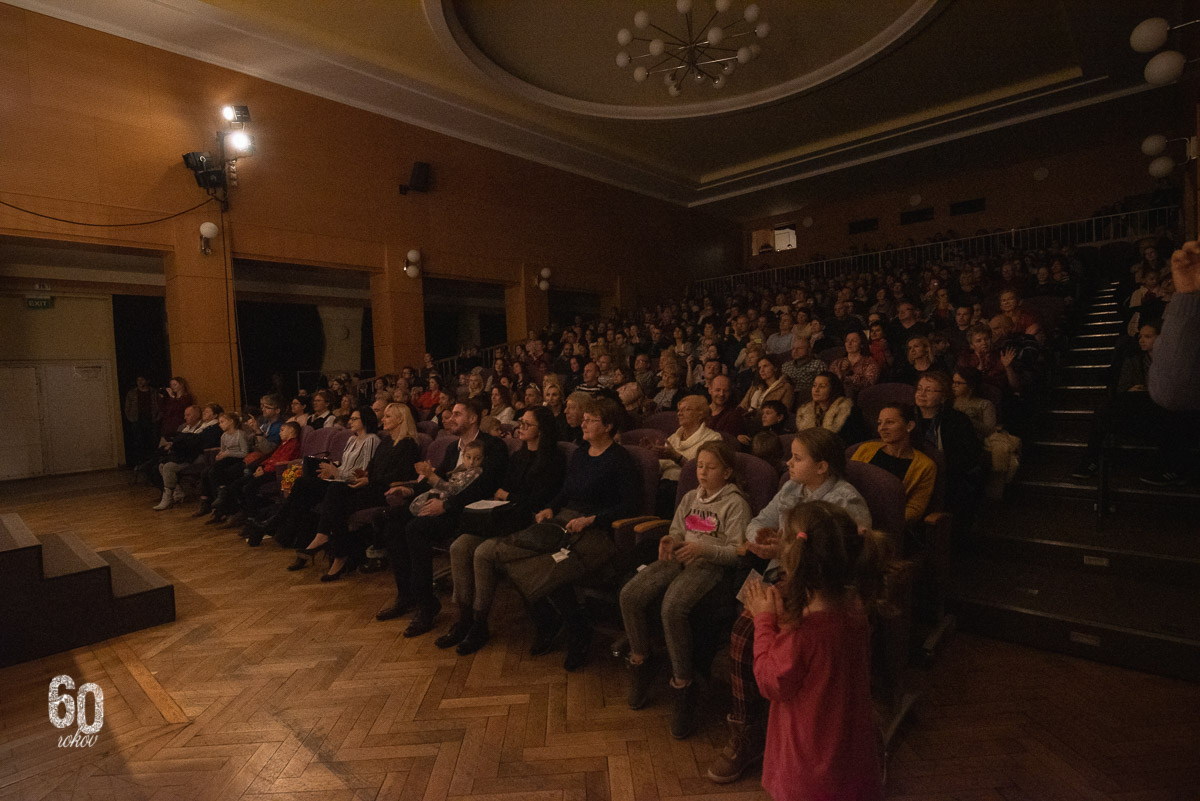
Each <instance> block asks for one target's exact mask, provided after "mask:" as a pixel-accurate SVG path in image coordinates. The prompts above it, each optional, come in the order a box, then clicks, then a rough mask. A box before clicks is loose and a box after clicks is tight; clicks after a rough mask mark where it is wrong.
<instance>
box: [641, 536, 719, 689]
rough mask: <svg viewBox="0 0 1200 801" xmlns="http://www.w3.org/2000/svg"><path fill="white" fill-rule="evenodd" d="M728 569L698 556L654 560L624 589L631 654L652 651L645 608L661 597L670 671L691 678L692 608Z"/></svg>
mask: <svg viewBox="0 0 1200 801" xmlns="http://www.w3.org/2000/svg"><path fill="white" fill-rule="evenodd" d="M724 574H725V568H723V567H721V566H719V565H714V564H712V563H710V562H706V561H704V560H703V559H697V560H695V561H693V562H692V563H691V564H690V565H687V566H684V565H683V563H681V562H676V561H663V560H661V559H660V560H659V561H657V562H651V563H650V564H649V565H647V566H646V568H645V569H644V570H641V571H639V572H638V573H637V574H636V575H635V576H634V577H633V578H631V579H630V580H629V581H628V582H627V583H626V584H625V586H624V587H622V588H621V617H622V618H623V619H624V620H625V633H626V634H628V635H629V650H630V652H631V653H635V654H641V655H642V656H646V655H647V654H648V653H649V650H650V623H649V621H648V620H647V619H646V610H647V608H649V607H650V605H651V604H653V603H654V601H655V600H657V599H658V598H659V597H660V596H661V597H662V599H663V601H662V627H663V635H664V638H665V639H666V641H667V654H668V655H669V656H670V658H671V670H672V672H673V673H674V676H675V678H677V679H680V680H681V681H691V679H692V626H691V622H690V621H689V620H688V616H689V615H690V614H691V611H692V607H693V606H695V605H696V604H697V603H698V602H699V601H700V599H701V598H703V597H704V596H705V595H707V594H708V592H709V590H711V589H712V588H713V587H715V586H717V584H718V583H719V582H720V581H721V577H722V576H723V575H724Z"/></svg>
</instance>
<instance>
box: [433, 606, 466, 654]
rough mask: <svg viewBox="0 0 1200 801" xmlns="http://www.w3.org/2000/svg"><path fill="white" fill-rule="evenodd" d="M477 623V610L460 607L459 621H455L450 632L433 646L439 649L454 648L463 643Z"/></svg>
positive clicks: (439, 638)
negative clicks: (472, 625) (475, 622)
mask: <svg viewBox="0 0 1200 801" xmlns="http://www.w3.org/2000/svg"><path fill="white" fill-rule="evenodd" d="M474 621H475V610H474V609H473V608H471V607H469V606H460V607H458V620H456V621H454V625H453V626H451V627H450V630H449V631H447V632H446V633H445V634H443V635H442V636H441V637H438V638H437V639H436V640H434V641H433V644H434V645H436V646H437V647H438V648H453V647H454V646H456V645H458V644H459V643H460V642H462V641H463V638H464V637H466V636H467V632H469V631H470V630H471V624H472V623H474Z"/></svg>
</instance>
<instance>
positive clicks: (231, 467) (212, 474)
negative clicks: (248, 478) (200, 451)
mask: <svg viewBox="0 0 1200 801" xmlns="http://www.w3.org/2000/svg"><path fill="white" fill-rule="evenodd" d="M245 470H246V463H245V462H243V461H242V460H241V459H240V458H238V457H236V456H227V457H225V458H224V459H218V460H217V461H216V462H215V463H214V464H213V466H212V467H210V468H209V469H208V470H206V471H204V475H202V476H201V477H200V494H201V495H203V496H204V497H205V498H211V497H213V496H214V495H216V494H217V490H218V489H220V488H221V487H224V486H226V485H227V484H232V483H233V482H234V481H236V480H237V479H239V478H241V476H242V474H243V473H244V472H245Z"/></svg>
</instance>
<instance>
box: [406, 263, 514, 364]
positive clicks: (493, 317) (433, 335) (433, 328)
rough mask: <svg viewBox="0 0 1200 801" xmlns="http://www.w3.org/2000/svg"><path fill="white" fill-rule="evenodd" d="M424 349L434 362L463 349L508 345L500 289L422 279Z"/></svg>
mask: <svg viewBox="0 0 1200 801" xmlns="http://www.w3.org/2000/svg"><path fill="white" fill-rule="evenodd" d="M423 288H424V295H425V347H426V348H427V349H428V350H429V352H430V353H432V354H433V358H435V359H444V358H447V357H449V356H457V355H458V354H459V353H461V352H462V350H463V348H468V347H484V348H488V347H491V346H493V345H502V344H504V343H505V342H507V341H508V323H507V317H506V315H505V307H504V287H503V286H502V285H501V284H488V283H483V282H479V281H454V280H450V279H446V278H426V279H425V281H424V287H423Z"/></svg>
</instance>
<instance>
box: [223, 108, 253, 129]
mask: <svg viewBox="0 0 1200 801" xmlns="http://www.w3.org/2000/svg"><path fill="white" fill-rule="evenodd" d="M221 116H222V117H224V118H225V121H226V122H233V123H237V124H240V125H245V124H246V123H248V122H250V109H249V108H248V107H247V106H225V107H224V108H223V109H221Z"/></svg>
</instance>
